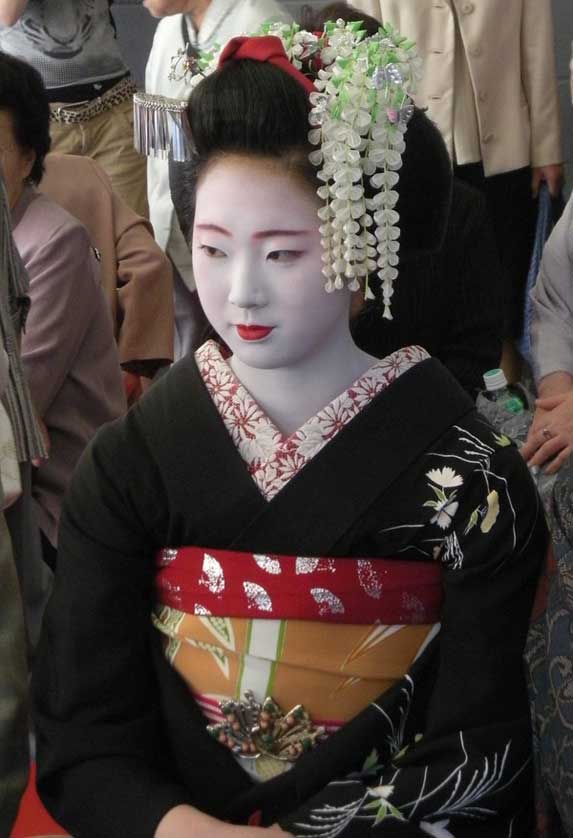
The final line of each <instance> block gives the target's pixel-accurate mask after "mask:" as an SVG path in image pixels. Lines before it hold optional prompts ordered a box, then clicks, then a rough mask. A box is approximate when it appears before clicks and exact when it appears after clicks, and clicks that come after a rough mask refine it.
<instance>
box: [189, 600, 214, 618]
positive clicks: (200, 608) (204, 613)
mask: <svg viewBox="0 0 573 838" xmlns="http://www.w3.org/2000/svg"><path fill="white" fill-rule="evenodd" d="M193 613H194V614H195V615H196V616H197V617H210V616H211V612H210V611H209V610H208V609H207V608H205V606H204V605H201V604H200V603H198V602H196V603H195V605H194V606H193Z"/></svg>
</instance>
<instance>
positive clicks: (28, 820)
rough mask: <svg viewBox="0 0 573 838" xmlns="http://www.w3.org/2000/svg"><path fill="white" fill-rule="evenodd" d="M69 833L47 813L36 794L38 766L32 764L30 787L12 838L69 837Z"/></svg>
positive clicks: (21, 806)
mask: <svg viewBox="0 0 573 838" xmlns="http://www.w3.org/2000/svg"><path fill="white" fill-rule="evenodd" d="M67 834H68V833H67V832H66V831H65V829H62V827H61V826H58V824H57V823H56V821H55V820H54V819H53V818H51V817H50V815H49V814H48V813H47V812H46V810H45V808H44V806H43V805H42V802H41V801H40V798H39V797H38V794H37V792H36V765H35V764H32V767H31V769H30V779H29V781H28V787H27V789H26V791H25V792H24V797H23V798H22V802H21V803H20V810H19V812H18V817H17V819H16V823H15V824H14V828H13V830H12V833H11V835H10V838H39V836H46V838H47V836H57V835H67Z"/></svg>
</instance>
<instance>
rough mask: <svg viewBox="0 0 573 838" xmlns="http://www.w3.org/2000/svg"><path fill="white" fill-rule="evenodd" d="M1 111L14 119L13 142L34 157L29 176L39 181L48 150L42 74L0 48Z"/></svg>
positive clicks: (48, 137)
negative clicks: (14, 139) (32, 153)
mask: <svg viewBox="0 0 573 838" xmlns="http://www.w3.org/2000/svg"><path fill="white" fill-rule="evenodd" d="M0 111H7V112H8V113H9V114H10V115H11V117H12V120H13V122H14V134H15V137H16V142H17V143H18V145H19V146H20V148H22V149H26V150H31V151H33V152H34V153H35V155H36V159H35V161H34V165H33V166H32V170H31V172H30V176H29V179H30V180H31V181H32V183H35V184H38V183H40V181H41V180H42V175H43V174H44V158H45V156H46V154H47V153H48V152H49V150H50V144H51V141H50V105H49V102H48V96H47V94H46V88H45V87H44V82H43V81H42V77H41V75H40V74H39V73H38V71H37V70H35V69H34V68H33V67H31V66H30V65H29V64H27V63H26V62H25V61H22V60H21V59H19V58H15V57H14V56H13V55H7V54H6V53H4V52H0Z"/></svg>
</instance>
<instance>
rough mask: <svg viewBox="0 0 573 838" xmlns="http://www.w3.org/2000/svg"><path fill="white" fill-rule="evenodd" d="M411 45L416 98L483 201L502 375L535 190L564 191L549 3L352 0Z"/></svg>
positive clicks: (518, 304)
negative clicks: (496, 293) (497, 282)
mask: <svg viewBox="0 0 573 838" xmlns="http://www.w3.org/2000/svg"><path fill="white" fill-rule="evenodd" d="M351 5H352V6H354V7H355V8H357V9H360V10H361V11H364V12H367V13H368V14H371V15H374V16H375V17H376V18H378V20H381V21H384V22H385V23H391V24H393V25H395V26H396V27H398V29H399V30H400V31H401V32H404V33H406V34H407V35H408V37H409V38H411V39H412V40H413V41H415V42H416V44H417V46H418V51H419V53H420V56H421V57H422V59H423V61H424V78H423V80H422V81H421V82H420V84H419V86H418V91H417V94H416V96H415V100H416V104H417V105H418V106H419V107H427V108H428V113H429V115H430V117H431V118H432V119H433V120H434V121H435V122H436V123H437V125H438V127H439V128H440V130H441V132H442V134H443V136H444V138H445V140H446V144H447V146H448V150H449V152H450V155H451V158H452V160H453V163H454V171H455V173H456V175H457V176H458V177H460V178H462V179H463V180H465V181H466V182H467V183H470V184H472V185H473V186H476V187H477V188H479V189H480V190H481V191H482V192H483V193H484V195H485V197H486V199H487V204H488V208H489V213H490V216H491V219H492V222H493V229H494V233H495V237H496V244H497V249H498V252H499V256H500V259H501V264H502V268H503V298H504V321H505V322H504V337H505V338H506V341H505V345H504V358H503V365H504V368H505V370H506V373H509V378H510V379H515V378H516V377H517V375H518V370H519V362H518V359H517V356H516V355H515V350H514V349H513V339H514V338H515V337H517V336H519V334H520V332H521V329H522V313H523V306H524V288H525V281H526V278H527V272H528V267H529V261H530V258H531V250H532V244H533V235H534V227H535V202H534V198H535V197H536V195H537V192H538V189H539V184H540V183H541V181H542V180H545V181H547V184H548V186H549V191H550V193H551V194H552V195H553V196H557V195H558V194H559V192H560V190H561V185H562V182H563V167H562V165H561V161H562V160H563V154H562V148H561V134H560V120H559V103H558V97H557V82H556V74H555V52H554V37H553V21H552V11H551V0H515V2H512V3H507V4H500V3H498V2H496V0H352V2H351Z"/></svg>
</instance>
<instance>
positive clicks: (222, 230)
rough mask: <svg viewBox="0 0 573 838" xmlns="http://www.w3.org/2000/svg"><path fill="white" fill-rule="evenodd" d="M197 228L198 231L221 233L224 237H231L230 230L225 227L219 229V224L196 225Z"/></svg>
mask: <svg viewBox="0 0 573 838" xmlns="http://www.w3.org/2000/svg"><path fill="white" fill-rule="evenodd" d="M195 228H196V229H197V230H210V231H211V232H212V233H221V234H222V235H223V236H231V233H230V232H229V231H228V230H225V228H224V227H219V225H218V224H196V225H195Z"/></svg>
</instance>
